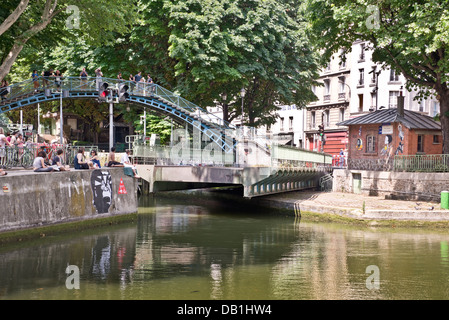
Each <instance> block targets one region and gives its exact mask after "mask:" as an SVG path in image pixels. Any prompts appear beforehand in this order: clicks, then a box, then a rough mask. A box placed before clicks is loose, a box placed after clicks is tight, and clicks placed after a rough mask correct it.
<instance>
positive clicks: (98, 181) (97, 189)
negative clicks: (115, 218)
mask: <svg viewBox="0 0 449 320" xmlns="http://www.w3.org/2000/svg"><path fill="white" fill-rule="evenodd" d="M90 183H91V187H92V193H93V205H94V207H95V208H96V209H97V212H98V213H107V212H108V211H109V207H110V206H111V202H112V177H111V174H110V173H109V171H106V170H104V171H102V170H93V171H92V176H91V179H90Z"/></svg>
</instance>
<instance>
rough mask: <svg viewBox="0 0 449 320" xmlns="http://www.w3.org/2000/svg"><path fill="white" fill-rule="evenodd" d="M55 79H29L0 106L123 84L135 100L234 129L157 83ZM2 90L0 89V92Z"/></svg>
mask: <svg viewBox="0 0 449 320" xmlns="http://www.w3.org/2000/svg"><path fill="white" fill-rule="evenodd" d="M56 78H57V77H56V76H51V77H43V76H38V77H36V78H35V79H28V80H25V81H22V82H19V83H15V84H12V85H10V86H9V89H10V91H9V93H8V94H7V96H6V100H2V101H1V102H0V106H1V105H4V104H7V103H8V101H9V102H12V100H15V99H17V98H23V97H25V96H31V95H36V94H41V93H44V94H45V90H46V89H47V90H50V93H52V94H55V93H59V94H61V92H62V91H67V90H68V91H81V92H83V91H84V92H86V91H87V92H96V91H98V90H99V88H100V86H101V84H102V83H108V84H109V88H114V87H115V88H116V89H118V88H119V85H122V84H126V85H127V86H128V87H129V93H130V94H131V95H133V96H135V97H142V96H143V97H154V98H156V99H160V100H162V101H163V102H164V100H165V101H167V102H169V103H171V104H173V105H174V106H176V107H177V108H179V109H181V110H182V111H184V112H186V113H188V114H189V113H190V114H196V115H198V116H199V117H201V118H202V119H203V120H204V121H209V122H211V123H215V124H218V125H220V126H222V127H223V128H224V129H234V127H233V126H231V124H230V123H228V122H226V121H223V120H222V119H221V118H220V117H218V116H217V115H215V114H213V113H210V112H209V111H207V110H206V109H204V108H201V107H200V106H198V105H196V104H194V103H192V102H190V101H188V100H186V99H184V98H182V97H180V96H179V95H177V94H175V93H173V92H171V91H170V90H168V89H166V88H164V87H161V86H160V85H158V84H149V83H146V82H135V81H130V80H121V79H113V78H106V77H86V78H81V77H70V76H61V77H59V78H60V81H59V82H56V80H57V79H56ZM35 81H37V83H38V84H39V86H38V87H36V88H35V87H34V82H35ZM1 90H2V89H0V91H1Z"/></svg>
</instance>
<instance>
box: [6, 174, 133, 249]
mask: <svg viewBox="0 0 449 320" xmlns="http://www.w3.org/2000/svg"><path fill="white" fill-rule="evenodd" d="M0 185H1V187H2V189H0V212H1V214H0V242H5V241H11V240H14V239H15V240H21V239H25V238H34V237H39V236H40V237H42V236H43V235H48V234H55V233H61V232H64V231H66V230H79V229H81V228H91V227H95V226H100V225H110V224H117V223H120V222H123V221H130V220H133V219H135V218H136V216H137V211H138V195H137V190H138V181H137V179H135V178H133V177H130V176H128V175H126V174H125V172H124V169H123V168H110V169H109V168H106V169H96V170H72V171H66V172H50V173H34V172H32V171H17V172H12V171H10V172H9V174H8V175H7V176H3V177H1V178H0Z"/></svg>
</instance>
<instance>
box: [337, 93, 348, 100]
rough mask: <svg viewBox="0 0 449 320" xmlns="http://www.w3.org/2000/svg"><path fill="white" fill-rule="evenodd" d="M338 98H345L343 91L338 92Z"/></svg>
mask: <svg viewBox="0 0 449 320" xmlns="http://www.w3.org/2000/svg"><path fill="white" fill-rule="evenodd" d="M338 99H340V100H344V99H346V93H345V92H340V93H339V94H338Z"/></svg>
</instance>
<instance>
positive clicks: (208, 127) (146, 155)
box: [0, 77, 332, 197]
mask: <svg viewBox="0 0 449 320" xmlns="http://www.w3.org/2000/svg"><path fill="white" fill-rule="evenodd" d="M58 80H60V81H59V82H55V78H54V77H50V79H46V78H44V77H38V78H37V79H34V80H33V79H30V80H26V81H23V82H20V83H15V84H12V85H10V86H9V87H8V90H7V91H5V88H1V89H0V91H2V90H3V92H2V101H1V102H0V114H1V113H5V112H9V111H12V110H16V109H21V108H24V107H27V106H30V105H32V106H36V107H37V104H38V103H45V102H50V101H58V100H59V101H60V112H61V114H62V112H63V104H62V101H63V100H66V99H97V100H99V101H102V102H104V103H108V104H109V119H110V125H109V127H110V140H111V142H112V141H113V139H112V138H113V131H112V129H113V114H114V110H113V108H114V105H115V104H117V103H127V104H128V106H129V107H130V108H137V110H141V109H142V108H145V110H147V109H148V110H152V111H154V112H156V113H157V114H159V115H161V116H163V117H166V118H167V117H168V118H170V119H171V120H172V121H173V122H174V123H176V124H177V128H178V129H176V130H172V143H171V145H170V147H164V146H158V145H155V144H149V143H148V141H146V140H143V139H140V138H139V137H132V136H130V137H129V138H128V139H129V140H128V141H127V142H128V143H129V145H130V147H131V149H132V157H133V159H134V160H135V163H136V167H137V170H138V172H139V175H140V176H141V177H142V179H143V180H144V183H143V185H144V186H145V188H146V190H147V191H149V192H158V191H168V190H183V189H196V188H206V187H218V186H240V187H243V196H244V197H255V196H262V195H267V194H273V193H281V192H287V191H293V190H301V189H310V188H319V187H320V181H325V180H328V177H329V175H330V172H331V166H332V156H330V155H328V154H324V153H318V152H313V151H309V150H303V149H298V148H293V147H287V146H283V145H281V144H279V143H278V142H277V141H276V140H275V139H273V138H272V137H267V136H266V134H265V133H264V132H262V133H260V132H259V131H258V130H257V129H255V128H248V127H243V126H240V127H236V126H234V125H232V124H231V123H227V122H225V121H223V119H221V118H220V117H218V116H216V115H215V114H213V113H211V112H208V111H207V109H204V108H202V107H200V106H198V105H196V104H194V103H192V102H190V101H188V100H186V99H184V98H182V97H180V96H179V95H177V94H175V93H173V92H171V91H169V90H167V89H165V88H163V87H162V86H160V85H157V84H149V83H143V82H137V83H136V82H134V81H125V80H120V79H111V78H80V77H61V79H58ZM5 93H6V94H5ZM179 127H181V128H182V129H179ZM111 142H110V145H111ZM326 177H327V178H326Z"/></svg>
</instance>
